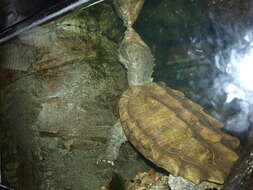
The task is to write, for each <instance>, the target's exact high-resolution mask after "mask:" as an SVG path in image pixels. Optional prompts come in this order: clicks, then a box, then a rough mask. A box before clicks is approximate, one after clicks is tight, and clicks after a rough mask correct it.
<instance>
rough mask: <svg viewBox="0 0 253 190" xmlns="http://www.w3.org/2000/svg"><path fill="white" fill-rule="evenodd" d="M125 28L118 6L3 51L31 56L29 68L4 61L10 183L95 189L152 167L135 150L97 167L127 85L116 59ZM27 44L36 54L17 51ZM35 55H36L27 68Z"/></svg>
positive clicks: (70, 18) (81, 15)
mask: <svg viewBox="0 0 253 190" xmlns="http://www.w3.org/2000/svg"><path fill="white" fill-rule="evenodd" d="M121 29H123V25H122V22H121V21H120V20H119V19H118V17H117V16H116V13H115V12H114V10H113V8H112V5H111V4H110V3H101V4H98V5H96V7H90V8H89V9H85V10H82V9H80V10H77V11H75V12H73V13H71V14H69V15H66V16H64V17H63V18H59V19H57V20H55V21H53V22H50V23H48V24H46V25H43V26H40V27H38V28H35V29H33V30H31V31H29V32H28V33H26V34H24V35H22V36H19V37H18V39H16V40H14V41H11V42H8V43H7V44H4V45H2V46H1V47H0V48H1V49H5V48H6V47H8V46H15V45H16V44H19V45H17V46H15V47H16V48H17V50H16V49H14V50H15V51H14V52H13V53H15V57H17V58H18V57H22V56H28V57H26V58H25V59H21V62H19V64H25V66H24V67H21V66H22V65H21V66H20V65H18V64H17V63H14V64H12V65H11V67H8V65H9V64H4V63H3V62H2V63H1V66H2V67H4V68H2V69H1V72H2V75H1V79H2V80H1V82H0V84H1V93H0V101H1V105H3V106H2V107H1V108H0V115H1V119H0V126H1V128H0V130H1V137H0V145H1V151H2V154H1V155H2V163H3V165H2V179H3V183H4V184H6V185H9V186H11V187H15V189H17V190H23V189H29V190H45V189H47V190H56V189H71V190H80V189H85V190H94V189H96V188H98V187H100V186H101V185H103V184H105V183H108V182H109V181H110V178H111V174H112V171H116V172H117V173H119V175H121V176H122V177H124V178H130V177H133V176H134V175H135V174H136V172H137V171H141V170H144V169H146V168H147V166H146V164H145V163H144V162H143V160H142V159H140V157H139V155H138V154H137V153H136V152H135V151H134V150H133V148H132V147H131V146H129V144H126V145H125V146H124V147H123V148H122V151H121V154H120V158H119V160H118V161H117V164H116V166H115V167H113V168H112V167H108V166H98V165H97V164H96V161H97V159H98V155H100V154H101V153H103V152H104V150H105V144H106V141H107V134H108V131H109V129H110V126H111V125H112V124H113V123H114V122H115V121H116V117H115V116H114V115H113V108H112V105H113V102H114V101H115V99H116V98H117V97H118V96H119V95H120V94H121V92H122V91H123V90H124V89H126V87H127V79H126V75H125V70H124V69H123V67H122V66H121V64H120V63H119V62H118V58H117V49H118V45H117V41H119V40H120V39H121V36H122V35H123V30H121ZM22 44H25V45H24V46H25V47H28V48H31V52H33V53H32V54H26V55H23V52H24V51H21V50H20V51H18V48H22V47H24V46H22ZM34 52H36V54H34ZM8 55H10V54H8ZM8 55H6V54H1V56H3V57H4V56H8ZM29 56H35V57H32V58H31V59H32V61H31V62H29V64H28V63H25V60H27V59H29ZM1 58H2V57H1ZM5 58H8V57H5ZM3 60H4V59H3ZM6 60H8V59H6ZM17 60H19V59H17ZM22 62H24V63H22ZM6 65H7V66H6ZM20 68H22V71H20Z"/></svg>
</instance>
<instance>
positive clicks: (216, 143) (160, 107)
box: [119, 83, 240, 184]
mask: <svg viewBox="0 0 253 190" xmlns="http://www.w3.org/2000/svg"><path fill="white" fill-rule="evenodd" d="M119 113H120V120H121V124H122V127H123V130H124V132H125V135H126V137H127V138H128V140H129V141H130V142H131V143H132V144H133V145H134V146H135V147H136V148H137V150H138V151H139V152H141V153H142V154H143V155H144V156H145V157H146V158H147V159H149V160H150V161H152V162H153V163H155V164H156V165H157V166H159V167H161V168H163V169H165V170H167V171H168V172H170V173H171V174H172V175H174V176H182V177H184V178H186V179H188V180H190V181H192V182H193V183H195V184H198V183H200V182H201V181H202V180H208V181H211V182H215V183H220V184H222V183H224V180H225V178H226V176H227V175H228V174H229V172H230V168H231V167H232V165H233V164H234V163H235V161H236V160H237V159H238V156H237V154H236V153H235V152H234V150H235V149H236V148H237V147H238V146H239V144H240V142H239V140H238V139H237V138H235V137H232V136H230V135H228V134H226V133H224V132H222V131H221V128H222V127H223V124H222V123H221V122H220V121H218V120H216V119H214V118H213V117H211V116H210V115H208V114H206V113H205V112H204V111H203V108H202V107H201V106H199V105H198V104H196V103H194V102H192V101H191V100H189V99H188V98H186V97H185V96H184V94H183V93H181V92H179V91H176V90H173V89H171V88H169V87H164V86H159V85H157V84H155V83H151V84H147V85H142V86H133V87H130V88H129V89H128V90H126V91H125V92H124V93H123V95H122V97H121V99H120V101H119Z"/></svg>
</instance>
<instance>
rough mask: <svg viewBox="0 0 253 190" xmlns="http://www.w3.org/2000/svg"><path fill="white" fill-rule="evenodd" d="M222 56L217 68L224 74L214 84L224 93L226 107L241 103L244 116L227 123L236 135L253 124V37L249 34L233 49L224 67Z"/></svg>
mask: <svg viewBox="0 0 253 190" xmlns="http://www.w3.org/2000/svg"><path fill="white" fill-rule="evenodd" d="M221 56H222V54H220V53H218V54H217V55H216V56H215V62H216V66H217V68H218V69H219V70H220V71H221V72H222V74H221V75H220V76H219V77H218V78H216V79H215V80H214V88H215V89H216V91H215V93H218V92H220V91H224V92H225V93H226V95H227V97H226V101H225V104H229V103H231V102H232V101H233V100H239V107H240V112H238V113H237V114H236V115H234V116H233V117H231V118H229V119H228V120H227V121H226V128H227V129H228V130H230V131H233V132H244V131H246V130H247V129H248V128H249V127H250V124H251V123H252V121H253V117H252V116H251V115H252V111H253V109H252V107H253V37H252V35H251V33H249V32H248V33H247V34H245V36H244V37H243V39H242V40H239V41H238V43H236V44H235V45H233V46H232V47H231V48H229V52H228V58H227V59H226V61H225V63H224V59H222V58H221Z"/></svg>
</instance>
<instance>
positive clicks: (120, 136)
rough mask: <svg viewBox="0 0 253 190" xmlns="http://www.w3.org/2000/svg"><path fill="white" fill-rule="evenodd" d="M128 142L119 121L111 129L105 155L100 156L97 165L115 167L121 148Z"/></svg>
mask: <svg viewBox="0 0 253 190" xmlns="http://www.w3.org/2000/svg"><path fill="white" fill-rule="evenodd" d="M126 141H127V139H126V136H125V134H124V132H123V129H122V127H121V124H120V121H117V123H115V124H114V125H113V127H112V129H111V134H110V136H109V140H108V144H107V147H106V151H105V154H103V155H101V156H99V158H98V160H97V164H100V163H108V164H110V165H112V166H113V165H114V161H115V160H117V158H118V155H119V149H120V146H121V145H122V144H123V143H124V142H126Z"/></svg>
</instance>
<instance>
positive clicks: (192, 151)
mask: <svg viewBox="0 0 253 190" xmlns="http://www.w3.org/2000/svg"><path fill="white" fill-rule="evenodd" d="M115 4H116V8H117V10H118V12H119V14H120V16H121V18H122V19H123V20H124V24H125V26H126V27H127V30H126V32H125V37H124V39H123V41H122V43H121V45H120V48H119V58H120V61H121V62H122V63H123V64H124V66H125V67H126V69H127V76H128V83H129V86H130V88H129V89H128V90H126V91H125V92H124V93H123V95H122V97H121V99H120V101H119V113H120V121H118V122H117V123H116V124H115V125H114V127H113V128H112V137H111V139H110V142H109V146H108V147H107V150H106V158H105V160H107V161H108V160H111V161H113V160H115V159H116V158H117V155H118V149H119V147H120V145H121V144H122V143H123V142H125V140H126V139H128V140H129V141H130V142H131V143H132V144H133V145H134V146H135V147H136V148H137V150H138V151H139V152H141V153H142V154H143V155H144V156H145V157H146V158H147V159H149V160H151V161H152V162H153V163H155V164H156V165H157V166H159V167H162V168H164V169H165V170H167V171H168V172H170V173H171V174H173V175H175V176H177V175H180V176H182V177H185V178H187V179H189V180H190V181H192V182H193V183H196V184H197V183H200V182H201V180H208V181H211V182H216V183H221V184H222V183H224V179H225V177H226V176H227V175H228V173H229V171H230V168H231V166H232V165H233V164H234V162H235V161H236V160H237V159H238V156H237V154H236V153H235V152H234V151H233V149H235V148H236V147H238V146H239V140H238V139H237V138H235V137H232V136H230V135H227V134H225V133H223V132H222V131H221V129H220V128H222V127H223V124H222V123H221V122H219V121H218V120H216V119H214V118H212V117H211V116H209V115H208V114H206V113H205V112H204V111H203V109H202V107H201V106H199V105H198V104H196V103H194V102H192V101H191V100H189V99H187V98H186V97H185V96H184V94H183V93H181V92H179V91H176V90H173V89H170V88H169V87H166V86H160V85H158V84H156V83H153V82H152V77H151V75H152V73H153V67H154V64H153V60H154V59H153V56H152V54H151V51H150V49H149V47H148V46H147V45H146V44H145V42H144V41H143V40H142V39H141V37H140V36H139V35H138V34H137V33H136V32H135V31H134V29H133V28H132V24H133V22H134V20H135V19H136V18H137V16H136V15H138V12H139V11H140V10H141V8H140V7H141V6H142V5H143V0H117V1H115ZM130 13H133V14H132V15H131V14H130ZM122 128H123V130H122ZM123 131H124V132H123ZM124 134H125V135H126V137H127V138H126V137H125V135H124Z"/></svg>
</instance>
